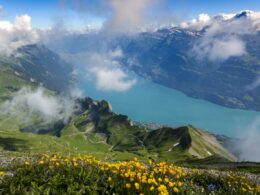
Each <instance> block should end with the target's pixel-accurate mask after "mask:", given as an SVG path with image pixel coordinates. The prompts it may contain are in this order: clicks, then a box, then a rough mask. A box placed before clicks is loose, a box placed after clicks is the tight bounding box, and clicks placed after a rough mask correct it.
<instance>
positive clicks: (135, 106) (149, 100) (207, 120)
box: [80, 80, 260, 137]
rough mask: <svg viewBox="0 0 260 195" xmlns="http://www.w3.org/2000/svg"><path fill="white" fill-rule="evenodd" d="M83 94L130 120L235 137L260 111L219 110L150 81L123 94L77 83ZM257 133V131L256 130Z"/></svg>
mask: <svg viewBox="0 0 260 195" xmlns="http://www.w3.org/2000/svg"><path fill="white" fill-rule="evenodd" d="M80 88H81V90H83V92H84V95H86V96H89V97H92V98H94V99H97V100H101V99H105V100H107V101H109V102H110V103H111V104H112V107H113V111H114V112H116V113H120V114H125V115H128V116H129V118H130V119H131V120H134V121H139V122H148V123H149V122H155V123H160V124H166V125H173V126H180V125H188V124H192V125H193V126H195V127H199V128H202V129H205V130H208V131H210V132H213V133H217V134H223V135H227V136H232V137H237V135H238V134H240V133H241V132H245V131H246V130H247V129H248V128H249V126H250V124H251V123H253V121H254V120H256V118H257V117H260V112H255V111H245V110H239V109H231V108H226V107H222V106H219V105H216V104H213V103H210V102H207V101H204V100H198V99H194V98H191V97H187V96H186V95H185V94H183V93H181V92H179V91H177V90H174V89H170V88H167V87H164V86H161V85H158V84H156V83H153V82H151V81H141V82H139V83H138V84H136V85H135V86H134V87H133V88H131V89H130V90H128V91H126V92H102V91H99V90H97V89H96V88H95V84H94V83H93V82H92V81H87V80H84V81H81V83H80ZM259 131H260V130H259Z"/></svg>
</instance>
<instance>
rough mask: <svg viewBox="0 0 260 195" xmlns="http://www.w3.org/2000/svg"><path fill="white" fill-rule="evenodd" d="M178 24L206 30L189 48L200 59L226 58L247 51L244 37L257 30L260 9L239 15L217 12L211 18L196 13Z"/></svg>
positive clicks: (216, 59)
mask: <svg viewBox="0 0 260 195" xmlns="http://www.w3.org/2000/svg"><path fill="white" fill-rule="evenodd" d="M181 27H183V28H187V29H191V30H196V31H201V30H203V31H205V32H201V34H202V36H201V38H200V39H199V40H198V41H196V42H195V44H194V45H193V48H192V49H191V53H192V56H194V57H195V58H197V59H199V60H204V59H208V60H210V61H220V62H221V61H225V60H227V59H228V58H230V57H237V56H242V55H246V54H247V50H246V41H244V39H243V36H245V35H252V34H255V33H257V32H258V31H259V30H260V12H252V11H243V12H240V13H238V14H219V15H217V16H214V17H210V16H209V15H207V14H201V15H199V17H198V19H193V20H192V21H191V22H186V23H182V24H181Z"/></svg>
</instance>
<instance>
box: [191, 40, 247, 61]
mask: <svg viewBox="0 0 260 195" xmlns="http://www.w3.org/2000/svg"><path fill="white" fill-rule="evenodd" d="M192 52H195V54H196V55H197V56H196V57H197V58H199V59H203V58H208V59H209V60H211V61H224V60H227V59H228V58H230V57H234V56H241V55H245V54H246V46H245V43H244V42H243V41H242V40H241V39H239V38H238V37H236V36H227V37H222V38H212V37H204V38H202V40H200V43H198V44H195V45H194V46H193V49H192Z"/></svg>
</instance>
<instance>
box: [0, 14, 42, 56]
mask: <svg viewBox="0 0 260 195" xmlns="http://www.w3.org/2000/svg"><path fill="white" fill-rule="evenodd" d="M37 41H39V36H38V34H37V32H36V30H35V29H32V27H31V17H30V16H28V15H26V14H25V15H20V16H16V18H15V22H14V23H11V22H9V21H3V20H1V21H0V44H1V48H0V53H1V54H6V55H10V54H11V53H12V52H13V51H14V50H16V49H17V48H19V47H21V46H23V45H27V44H32V43H36V42H37Z"/></svg>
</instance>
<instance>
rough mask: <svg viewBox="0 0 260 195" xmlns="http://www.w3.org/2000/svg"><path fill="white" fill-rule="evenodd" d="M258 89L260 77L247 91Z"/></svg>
mask: <svg viewBox="0 0 260 195" xmlns="http://www.w3.org/2000/svg"><path fill="white" fill-rule="evenodd" d="M257 87H260V76H259V77H258V78H257V79H256V80H255V81H254V82H253V83H251V84H250V85H248V86H247V87H246V89H247V90H254V89H256V88H257Z"/></svg>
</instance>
